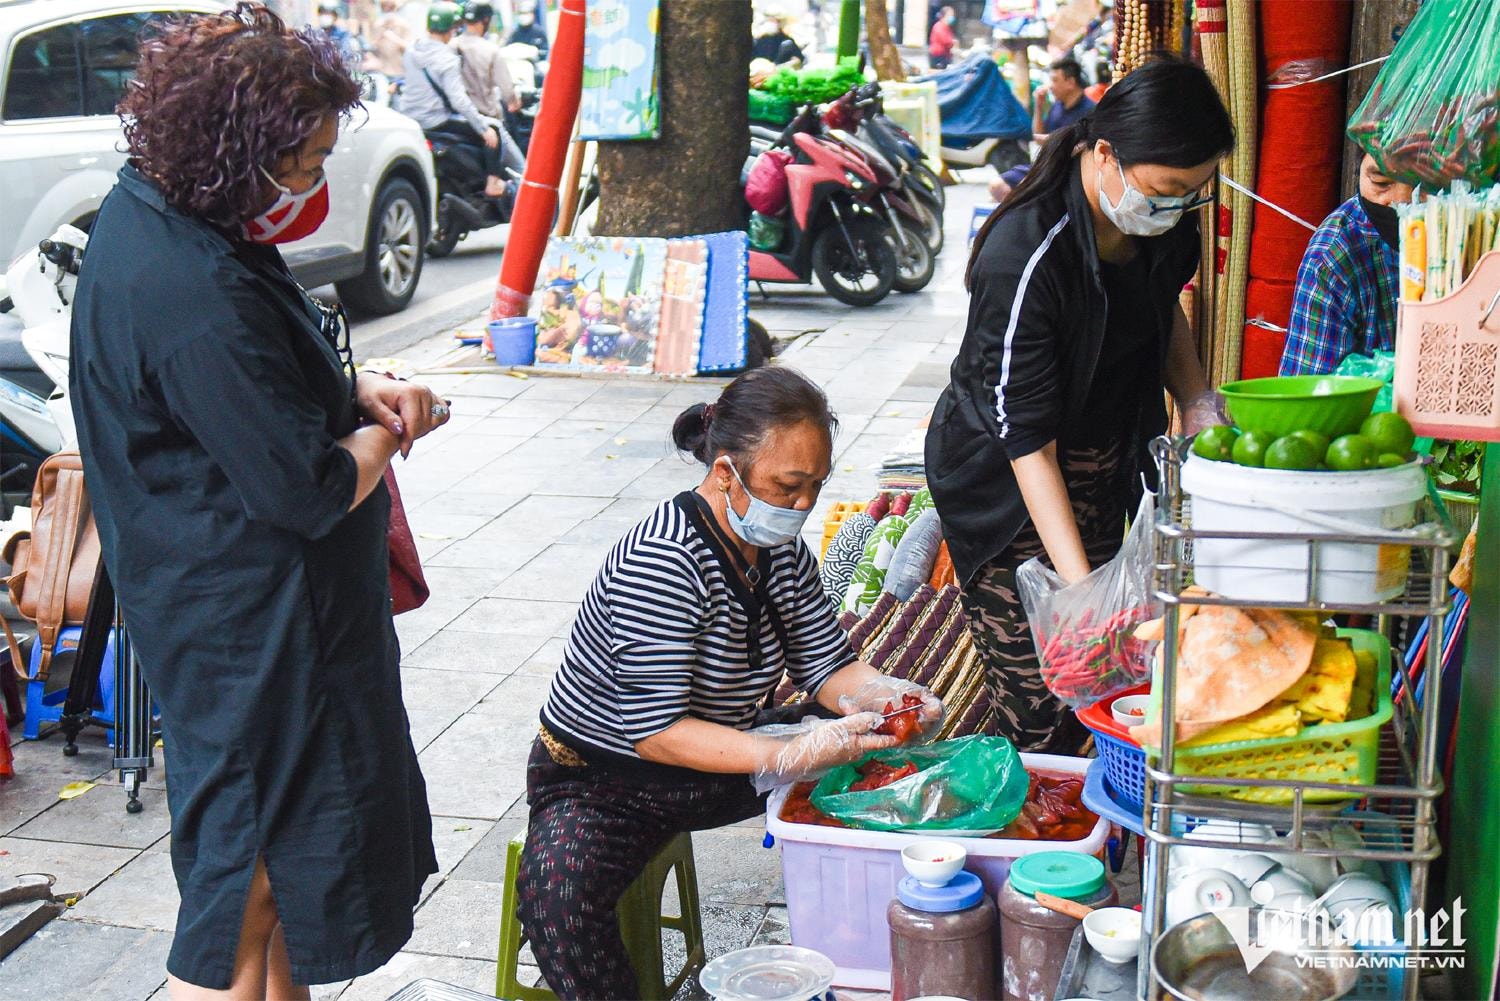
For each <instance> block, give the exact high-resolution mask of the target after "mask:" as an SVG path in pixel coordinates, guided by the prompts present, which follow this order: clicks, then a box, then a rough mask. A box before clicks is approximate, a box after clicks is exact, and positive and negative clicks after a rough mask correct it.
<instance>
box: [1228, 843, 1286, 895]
mask: <svg viewBox="0 0 1500 1001" xmlns="http://www.w3.org/2000/svg"><path fill="white" fill-rule="evenodd" d="M1226 854H1227V853H1226ZM1280 864H1281V863H1279V862H1277V861H1276V860H1275V859H1273V858H1271V857H1270V856H1269V855H1259V854H1257V853H1255V852H1251V853H1249V854H1248V855H1235V856H1233V857H1230V858H1225V859H1222V860H1220V861H1219V863H1218V868H1220V869H1223V870H1224V871H1225V872H1227V873H1230V874H1231V875H1233V876H1234V877H1235V878H1236V879H1238V880H1239V881H1240V882H1241V883H1244V884H1245V885H1246V886H1250V887H1253V886H1255V884H1256V883H1257V882H1259V881H1260V880H1262V879H1264V878H1265V876H1266V874H1267V873H1269V872H1272V871H1273V870H1275V869H1276V868H1277V866H1279V865H1280Z"/></svg>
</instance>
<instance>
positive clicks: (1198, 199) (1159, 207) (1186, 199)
mask: <svg viewBox="0 0 1500 1001" xmlns="http://www.w3.org/2000/svg"><path fill="white" fill-rule="evenodd" d="M1144 197H1145V199H1146V204H1147V205H1149V206H1150V207H1151V214H1152V215H1158V214H1160V213H1163V212H1192V211H1193V210H1194V209H1201V208H1202V207H1203V206H1205V205H1207V204H1209V203H1210V202H1212V201H1213V200H1214V196H1213V195H1212V194H1210V193H1209V190H1208V185H1205V186H1204V187H1203V188H1202V189H1200V190H1199V191H1198V192H1197V193H1196V194H1191V195H1183V196H1182V197H1180V198H1153V197H1151V196H1150V195H1145V196H1144Z"/></svg>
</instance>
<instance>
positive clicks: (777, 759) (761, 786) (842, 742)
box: [750, 713, 896, 792]
mask: <svg viewBox="0 0 1500 1001" xmlns="http://www.w3.org/2000/svg"><path fill="white" fill-rule="evenodd" d="M880 722H881V721H880V715H879V714H878V713H854V714H853V715H851V716H845V717H844V718H843V719H805V720H803V721H802V722H801V723H796V724H791V725H775V726H764V727H757V728H756V729H755V730H753V731H751V732H752V733H756V734H759V735H762V736H765V737H769V738H771V739H772V740H774V741H776V742H777V743H775V744H772V745H770V746H769V747H768V748H767V753H766V755H765V758H764V759H763V763H762V764H761V766H760V767H759V768H758V769H756V771H755V774H754V775H752V776H751V777H750V778H751V781H752V782H754V783H755V790H756V792H766V791H768V790H770V789H774V788H775V787H777V786H779V785H786V784H787V783H789V782H800V781H802V780H803V779H809V778H813V777H815V776H818V775H821V774H823V773H824V772H826V771H828V770H829V769H830V768H836V767H838V766H839V765H843V764H848V763H849V762H851V761H855V760H857V759H859V758H860V757H862V756H863V755H865V754H867V753H869V752H870V751H879V750H882V749H884V748H887V747H895V746H896V738H895V737H886V736H884V735H881V734H877V733H875V732H874V730H875V728H876V727H877V726H879V725H880Z"/></svg>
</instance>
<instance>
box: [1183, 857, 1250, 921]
mask: <svg viewBox="0 0 1500 1001" xmlns="http://www.w3.org/2000/svg"><path fill="white" fill-rule="evenodd" d="M1249 906H1250V891H1249V890H1246V889H1245V884H1244V883H1241V882H1240V881H1239V880H1238V879H1235V878H1234V877H1233V876H1231V875H1230V874H1229V873H1227V872H1225V871H1224V870H1223V869H1198V870H1196V871H1195V872H1192V873H1190V874H1188V876H1187V877H1186V878H1184V879H1183V880H1182V882H1180V883H1178V884H1177V886H1176V887H1174V888H1173V889H1172V890H1171V891H1169V892H1168V893H1167V925H1168V926H1169V927H1170V926H1172V925H1176V924H1180V923H1181V922H1183V921H1186V920H1188V919H1189V918H1195V917H1197V916H1198V915H1200V914H1208V913H1209V912H1211V911H1221V910H1224V909H1225V908H1228V907H1249Z"/></svg>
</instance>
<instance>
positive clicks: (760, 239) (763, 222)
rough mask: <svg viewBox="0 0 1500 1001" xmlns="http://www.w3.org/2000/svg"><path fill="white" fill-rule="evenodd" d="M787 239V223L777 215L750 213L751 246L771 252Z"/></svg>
mask: <svg viewBox="0 0 1500 1001" xmlns="http://www.w3.org/2000/svg"><path fill="white" fill-rule="evenodd" d="M784 239H786V223H784V222H782V221H781V220H780V219H778V218H776V217H775V216H769V215H762V214H761V213H759V212H751V213H750V246H752V247H754V248H755V249H756V250H764V251H766V252H768V253H769V252H770V251H773V250H775V249H776V248H777V247H779V246H781V241H782V240H784Z"/></svg>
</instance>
